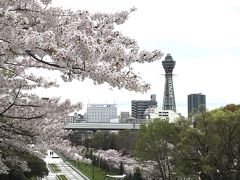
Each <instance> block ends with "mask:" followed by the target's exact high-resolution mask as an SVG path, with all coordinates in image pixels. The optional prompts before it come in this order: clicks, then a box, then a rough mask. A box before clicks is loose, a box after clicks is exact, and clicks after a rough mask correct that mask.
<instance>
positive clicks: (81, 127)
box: [64, 123, 141, 131]
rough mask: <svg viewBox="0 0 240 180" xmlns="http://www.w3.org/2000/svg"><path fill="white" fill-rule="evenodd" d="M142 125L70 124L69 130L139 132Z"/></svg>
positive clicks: (68, 125) (66, 127) (67, 127)
mask: <svg viewBox="0 0 240 180" xmlns="http://www.w3.org/2000/svg"><path fill="white" fill-rule="evenodd" d="M140 125H141V124H130V123H68V124H67V125H66V126H65V127H64V129H67V130H93V131H96V130H127V129H129V130H139V129H140Z"/></svg>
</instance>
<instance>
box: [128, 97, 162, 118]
mask: <svg viewBox="0 0 240 180" xmlns="http://www.w3.org/2000/svg"><path fill="white" fill-rule="evenodd" d="M152 107H157V101H156V95H155V94H152V95H151V100H132V117H134V118H136V119H145V118H146V114H145V113H144V112H145V110H146V109H147V108H152Z"/></svg>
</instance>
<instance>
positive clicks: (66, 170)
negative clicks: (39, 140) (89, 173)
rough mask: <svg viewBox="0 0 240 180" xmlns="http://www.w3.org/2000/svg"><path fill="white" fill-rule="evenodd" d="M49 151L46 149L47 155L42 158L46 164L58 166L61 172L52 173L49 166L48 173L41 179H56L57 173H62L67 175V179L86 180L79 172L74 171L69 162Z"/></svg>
mask: <svg viewBox="0 0 240 180" xmlns="http://www.w3.org/2000/svg"><path fill="white" fill-rule="evenodd" d="M50 152H53V151H50V150H48V155H47V156H46V157H45V158H44V161H45V162H46V163H47V164H51V163H53V164H56V165H57V166H58V168H59V169H60V170H61V172H57V173H53V172H52V171H51V170H50V169H49V167H48V170H49V175H48V176H47V177H45V178H43V180H56V179H57V175H60V174H63V175H65V176H66V177H67V179H68V180H86V178H84V177H82V176H81V175H80V174H79V173H77V172H76V170H74V169H73V168H72V167H71V166H70V165H69V164H67V163H66V162H64V161H63V160H62V159H61V158H60V157H59V156H58V155H57V154H56V153H54V152H53V154H51V155H50Z"/></svg>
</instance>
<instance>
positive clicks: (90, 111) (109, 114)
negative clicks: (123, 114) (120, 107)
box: [86, 104, 117, 123]
mask: <svg viewBox="0 0 240 180" xmlns="http://www.w3.org/2000/svg"><path fill="white" fill-rule="evenodd" d="M116 118H117V106H116V104H89V105H88V106H87V113H86V120H87V122H91V123H109V122H110V120H111V119H116Z"/></svg>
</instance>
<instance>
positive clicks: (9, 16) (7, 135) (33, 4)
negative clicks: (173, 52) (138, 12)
mask: <svg viewBox="0 0 240 180" xmlns="http://www.w3.org/2000/svg"><path fill="white" fill-rule="evenodd" d="M50 3H51V2H50V0H41V1H39V0H21V1H20V0H1V1H0V29H1V31H0V154H1V156H0V164H1V170H0V173H6V172H7V170H8V167H7V166H6V164H8V163H12V162H13V161H12V159H15V161H14V163H17V165H18V166H19V167H20V168H22V169H23V170H27V166H26V163H25V162H23V161H21V158H19V156H17V155H16V153H15V150H16V149H17V150H18V151H20V150H26V143H38V142H41V141H44V142H47V143H51V139H53V137H61V136H62V132H63V131H61V130H60V129H62V127H63V124H65V123H66V120H67V119H66V117H67V115H68V113H69V112H71V111H73V109H76V108H81V104H76V105H72V104H71V103H70V101H68V100H66V101H64V102H61V103H60V101H59V98H50V99H41V98H40V97H38V96H37V95H35V94H33V93H32V90H33V89H35V88H39V87H44V88H50V87H53V86H57V83H56V82H52V81H49V80H46V79H44V78H43V77H42V76H40V75H39V74H37V73H36V71H35V70H36V69H46V70H49V71H57V72H59V73H60V74H61V77H62V79H63V80H64V81H66V82H68V81H72V80H73V79H76V80H80V81H81V80H84V79H86V78H89V79H92V80H93V81H94V83H95V84H102V83H104V82H107V83H108V84H109V85H110V86H112V87H117V88H125V89H127V90H134V91H141V92H145V91H146V90H148V89H149V88H150V85H149V84H147V83H146V82H144V81H142V80H141V77H139V76H138V75H137V74H136V73H135V72H134V70H133V68H132V64H133V63H144V62H152V61H155V60H157V59H159V58H160V57H161V56H162V53H161V52H160V51H158V50H154V51H152V52H147V51H144V50H143V51H141V50H140V48H139V47H138V45H137V42H136V41H135V40H134V39H131V38H129V37H126V36H124V35H122V34H121V32H119V31H116V30H115V26H117V25H120V24H123V23H124V22H125V21H126V20H127V19H128V16H129V14H130V13H131V12H133V11H135V9H134V8H132V9H130V10H129V11H122V12H117V13H113V14H106V13H95V14H91V13H90V12H88V11H80V10H79V11H71V10H64V9H61V8H56V7H51V6H50Z"/></svg>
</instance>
